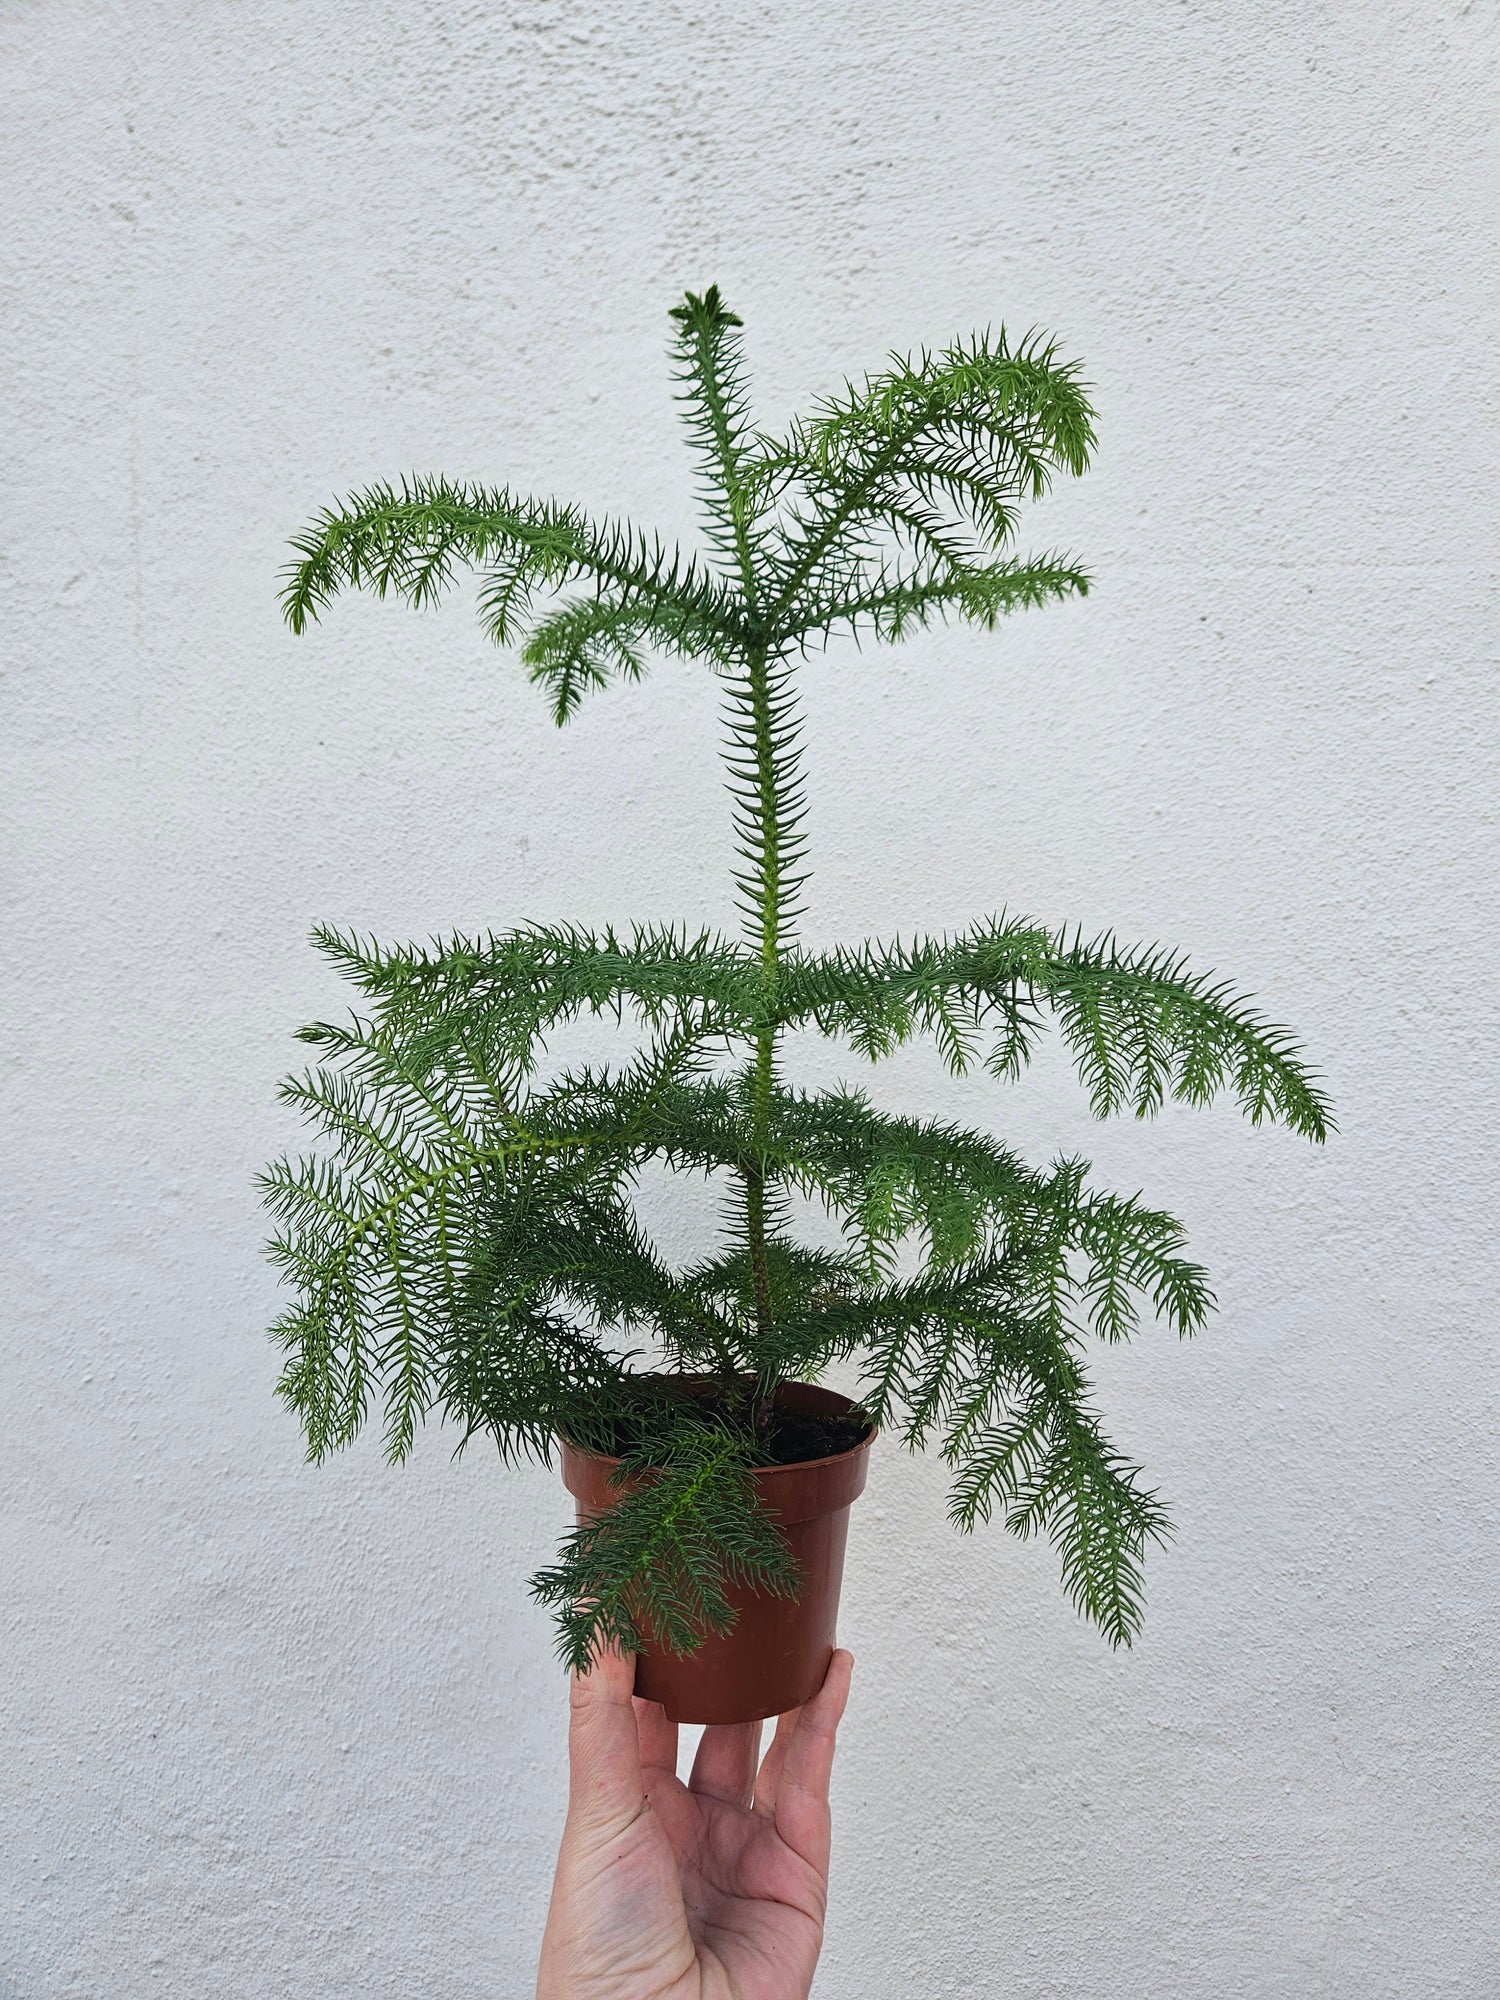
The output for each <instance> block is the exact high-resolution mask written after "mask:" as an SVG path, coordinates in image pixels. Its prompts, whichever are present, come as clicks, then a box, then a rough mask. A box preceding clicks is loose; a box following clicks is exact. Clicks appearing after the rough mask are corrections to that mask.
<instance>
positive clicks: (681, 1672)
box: [562, 1382, 875, 1722]
mask: <svg viewBox="0 0 1500 2000" xmlns="http://www.w3.org/2000/svg"><path fill="white" fill-rule="evenodd" d="M777 1394H778V1400H779V1401H780V1402H781V1403H782V1404H783V1405H785V1406H786V1407H787V1408H789V1409H792V1410H797V1411H801V1412H805V1413H806V1414H808V1415H810V1416H843V1415H844V1414H845V1413H846V1412H847V1411H848V1410H850V1409H852V1408H853V1405H852V1403H851V1402H850V1401H849V1398H848V1397H847V1396H840V1395H838V1394H837V1393H836V1392H835V1391H834V1390H832V1389H819V1388H816V1387H814V1385H813V1384H812V1383H810V1382H784V1383H783V1384H782V1385H781V1387H780V1389H779V1390H778V1392H777ZM874 1442H875V1433H874V1431H873V1430H872V1431H871V1432H870V1434H869V1436H868V1437H866V1438H865V1439H863V1440H862V1442H861V1443H859V1444H857V1445H855V1446H854V1448H853V1450H852V1451H841V1452H839V1453H838V1454H837V1455H836V1456H835V1457H833V1458H812V1459H806V1460H804V1461H803V1462H802V1463H801V1464H800V1465H768V1466H764V1467H763V1468H762V1469H761V1470H760V1471H759V1472H756V1473H753V1474H752V1475H751V1476H752V1477H753V1479H754V1481H755V1485H756V1490H757V1491H758V1493H759V1495H760V1499H761V1504H762V1505H763V1506H764V1507H765V1509H766V1511H767V1512H768V1513H769V1514H770V1515H771V1516H772V1518H773V1519H774V1520H775V1521H776V1522H777V1524H778V1525H779V1526H780V1528H781V1530H782V1532H783V1533H784V1534H785V1536H786V1539H787V1542H788V1544H789V1546H790V1548H791V1551H792V1554H793V1555H794V1556H795V1557H796V1559H797V1563H798V1566H799V1567H800V1569H801V1571H802V1589H801V1593H800V1595H799V1596H798V1597H797V1599H796V1600H795V1601H792V1600H790V1599H788V1598H784V1597H769V1596H764V1595H762V1594H761V1593H759V1592H757V1591H751V1590H745V1589H731V1590H730V1592H729V1599H730V1602H731V1603H732V1604H733V1605H734V1606H735V1608H736V1610H737V1612H738V1613H739V1615H738V1617H737V1618H736V1620H735V1623H734V1629H733V1630H732V1631H731V1632H729V1633H728V1634H727V1635H726V1636H725V1637H724V1638H722V1639H721V1638H716V1637H713V1636H710V1637H709V1638H707V1639H705V1640H704V1642H703V1644H702V1646H700V1647H699V1649H698V1651H697V1652H696V1653H693V1654H692V1655H691V1656H690V1657H689V1658H687V1659H685V1660H682V1659H678V1658H677V1656H676V1655H675V1654H674V1653H669V1652H667V1651H666V1650H665V1649H661V1650H654V1649H653V1650H647V1651H645V1652H642V1653H639V1654H637V1655H636V1663H635V1691H636V1693H637V1694H638V1695H640V1696H642V1697H643V1698H644V1699H645V1700H646V1701H659V1702H660V1703H661V1705H662V1707H663V1708H664V1709H665V1710H666V1711H667V1714H668V1715H669V1716H670V1717H671V1718H672V1720H673V1721H674V1722H751V1721H755V1720H758V1719H760V1718H763V1717H765V1716H771V1715H781V1714H783V1713H784V1712H785V1710H787V1709H789V1708H800V1707H801V1706H802V1704H803V1702H805V1701H809V1700H811V1698H812V1697H813V1695H815V1694H816V1693H817V1691H818V1689H819V1688H820V1687H821V1686H822V1685H823V1676H824V1675H825V1674H826V1673H827V1671H828V1662H829V1660H830V1659H831V1658H832V1656H833V1645H834V1628H835V1626H836V1624H837V1621H838V1610H839V1586H840V1584H841V1583H842V1582H843V1576H844V1544H845V1542H846V1541H847V1539H848V1535H849V1509H850V1507H851V1506H852V1505H853V1503H854V1501H855V1500H856V1499H858V1497H859V1495H860V1494H861V1493H862V1492H863V1491H864V1486H865V1474H866V1472H867V1471H868V1469H869V1460H870V1446H871V1445H872V1444H873V1443H874ZM619 1462H620V1461H619V1460H618V1459H617V1458H603V1457H601V1456H600V1455H599V1454H598V1453H596V1452H591V1451H580V1450H579V1449H578V1448H577V1446H576V1445H571V1444H569V1443H568V1442H567V1441H566V1439H564V1440H563V1445H562V1476H563V1484H564V1485H565V1486H566V1487H567V1489H568V1491H569V1492H570V1493H571V1494H572V1495H573V1498H574V1499H575V1500H576V1502H577V1503H578V1519H579V1521H580V1522H583V1521H588V1520H592V1519H593V1517H594V1516H595V1515H596V1514H602V1513H606V1512H607V1511H608V1510H609V1508H611V1507H612V1506H614V1504H615V1503H616V1501H618V1500H619V1499H620V1498H621V1497H622V1495H623V1494H624V1493H626V1492H628V1491H629V1490H630V1488H629V1486H628V1485H624V1486H615V1485H612V1484H611V1475H612V1474H613V1472H614V1471H615V1468H616V1467H617V1466H618V1465H619Z"/></svg>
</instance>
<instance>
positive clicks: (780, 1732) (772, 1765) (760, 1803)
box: [755, 1708, 802, 1815]
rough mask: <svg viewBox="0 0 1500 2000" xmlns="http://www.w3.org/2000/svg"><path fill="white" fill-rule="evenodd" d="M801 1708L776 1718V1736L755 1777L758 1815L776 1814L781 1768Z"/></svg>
mask: <svg viewBox="0 0 1500 2000" xmlns="http://www.w3.org/2000/svg"><path fill="white" fill-rule="evenodd" d="M801 1713H802V1711H801V1709H800V1708H789V1709H788V1710H787V1711H786V1713H785V1715H778V1716H777V1718H776V1734H775V1735H774V1736H773V1737H772V1738H771V1747H770V1749H769V1750H767V1752H766V1754H765V1756H764V1757H763V1758H762V1759H761V1766H760V1769H759V1771H758V1772H757V1773H756V1776H755V1810H756V1811H757V1812H758V1813H768V1814H772V1815H774V1814H775V1811H776V1788H777V1785H778V1784H779V1783H780V1780H781V1768H782V1765H783V1764H784V1763H785V1762H786V1746H787V1745H788V1743H790V1742H791V1740H792V1731H793V1730H794V1729H795V1728H796V1727H797V1718H798V1716H800V1715H801Z"/></svg>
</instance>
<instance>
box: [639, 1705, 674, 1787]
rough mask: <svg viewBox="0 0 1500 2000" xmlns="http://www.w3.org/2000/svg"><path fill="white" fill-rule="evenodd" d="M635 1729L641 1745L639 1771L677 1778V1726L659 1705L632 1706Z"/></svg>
mask: <svg viewBox="0 0 1500 2000" xmlns="http://www.w3.org/2000/svg"><path fill="white" fill-rule="evenodd" d="M635 1728H636V1735H637V1736H638V1737H639V1739H640V1745H641V1769H642V1770H643V1771H665V1772H666V1774H667V1776H668V1777H669V1778H675V1777H676V1775H677V1724H676V1723H675V1722H673V1721H672V1719H671V1718H670V1717H669V1716H668V1714H667V1711H666V1710H665V1709H664V1708H663V1707H662V1705H661V1703H660V1702H659V1701H642V1700H641V1699H640V1698H639V1697H637V1699H636V1702H635Z"/></svg>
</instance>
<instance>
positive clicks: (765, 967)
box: [745, 646, 783, 1431]
mask: <svg viewBox="0 0 1500 2000" xmlns="http://www.w3.org/2000/svg"><path fill="white" fill-rule="evenodd" d="M748 665H749V683H750V720H751V729H752V740H753V744H754V752H755V784H754V819H755V835H756V840H755V848H756V876H755V881H754V885H753V886H754V905H755V906H754V911H753V919H752V921H753V927H754V930H755V932H756V933H757V935H756V936H755V940H754V941H755V943H756V945H757V947H758V949H759V952H760V969H761V987H762V1004H763V1006H764V1009H765V1013H766V1015H767V1016H769V1015H770V1014H771V1012H772V1010H773V1008H774V1005H775V1001H776V993H777V985H778V964H779V956H780V944H781V924H782V898H783V883H782V873H781V871H782V859H783V857H782V837H781V836H782V829H781V823H780V800H779V799H778V797H777V791H776V743H775V734H774V725H773V717H772V713H771V686H770V675H769V671H768V667H767V660H766V648H765V647H764V646H758V647H754V648H752V649H751V651H750V653H749V659H748ZM775 1058H776V1029H775V1027H774V1025H773V1024H772V1022H771V1021H770V1020H769V1019H766V1020H765V1021H763V1023H762V1025H761V1026H760V1027H759V1028H758V1029H757V1030H756V1035H755V1079H754V1086H753V1096H752V1127H751V1134H752V1139H753V1143H754V1148H755V1155H756V1157H755V1161H754V1164H753V1165H752V1166H749V1167H747V1168H746V1170H745V1236H746V1243H747V1247H748V1250H749V1255H750V1281H751V1285H752V1287H753V1289H754V1295H755V1331H756V1336H757V1346H758V1347H759V1348H760V1350H761V1356H762V1365H761V1366H760V1368H759V1369H758V1371H757V1372H758V1374H759V1377H760V1381H759V1386H758V1389H757V1394H756V1400H755V1424H756V1429H757V1430H758V1431H763V1430H764V1429H765V1428H766V1426H767V1425H768V1423H769V1420H770V1415H771V1404H772V1402H773V1400H774V1397H775V1393H776V1384H775V1378H774V1376H773V1375H771V1374H770V1371H769V1369H768V1368H767V1367H766V1366H765V1361H766V1360H767V1359H768V1358H769V1357H768V1348H769V1343H770V1336H771V1319H772V1302H771V1274H770V1269H769V1265H768V1261H767V1257H766V1171H765V1155H766V1150H767V1148H768V1146H769V1144H770V1138H771V1088H772V1079H773V1076H774V1065H775Z"/></svg>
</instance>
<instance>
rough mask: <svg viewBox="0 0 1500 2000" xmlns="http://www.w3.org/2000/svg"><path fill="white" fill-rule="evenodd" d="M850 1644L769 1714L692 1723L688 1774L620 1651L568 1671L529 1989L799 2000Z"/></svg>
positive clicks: (821, 1897)
mask: <svg viewBox="0 0 1500 2000" xmlns="http://www.w3.org/2000/svg"><path fill="white" fill-rule="evenodd" d="M849 1666H850V1661H849V1656H848V1654H847V1653H840V1654H836V1655H835V1656H834V1663H833V1665H832V1667H831V1668H830V1670H829V1676H828V1680H827V1681H826V1682H825V1684H824V1686H823V1688H822V1690H821V1691H820V1693H819V1694H818V1695H817V1696H815V1697H814V1699H813V1700H812V1701H811V1702H809V1703H808V1704H807V1706H806V1707H805V1708H803V1709H800V1710H797V1711H795V1712H794V1713H793V1714H791V1715H787V1716H783V1717H781V1719H780V1721H779V1723H778V1726H777V1732H776V1737H775V1740H774V1741H773V1743H772V1745H771V1747H770V1749H769V1750H768V1751H767V1753H766V1757H765V1760H764V1762H763V1763H762V1764H761V1766H760V1769H759V1771H758V1772H757V1770H756V1758H757V1751H758V1748H759V1738H760V1726H759V1724H757V1723H746V1724H740V1725H735V1726H725V1727H711V1728H709V1729H707V1730H705V1732H704V1736H703V1741H702V1744H701V1745H700V1747H699V1751H698V1756H697V1758H696V1760H695V1762H694V1765H693V1773H692V1777H691V1779H690V1780H689V1782H688V1783H686V1784H684V1783H683V1782H682V1780H681V1779H680V1778H679V1777H678V1776H677V1774H676V1764H677V1728H676V1725H675V1724H674V1723H670V1722H668V1721H667V1719H666V1717H665V1716H664V1715H663V1713H662V1711H661V1709H660V1708H658V1707H656V1705H655V1704H654V1703H649V1702H642V1701H632V1699H631V1696H630V1685H631V1679H632V1673H631V1668H630V1664H629V1662H627V1661H619V1660H605V1661H603V1662H601V1663H600V1665H599V1666H598V1667H596V1669H595V1670H594V1672H593V1673H592V1674H591V1675H590V1676H589V1677H588V1679H587V1680H584V1681H579V1682H576V1683H575V1689H574V1708H573V1724H572V1729H571V1731H570V1754H571V1762H572V1791H571V1797H570V1801H569V1812H568V1827H567V1831H566V1833H565V1835H564V1838H563V1846H562V1852H561V1854H560V1855H559V1858H558V1869H557V1882H556V1886H555V1887H554V1890H553V1898H552V1908H551V1911H550V1913H549V1916H548V1922H547V1936H546V1939H545V1941H544V1943H543V1948H542V1967H541V1975H540V1979H539V1981H538V1988H537V1991H538V1994H539V1996H540V2000H562V1996H563V1995H567V1996H569V2000H581V1996H584V1995H588V1996H595V2000H804V1996H805V1995H806V1994H807V1992H808V1990H809V1988H810V1986H811V1984H812V1975H813V1970H814V1967H815V1966H816V1963H817V1957H818V1948H819V1945H820V1944H821V1942H822V1935H823V1911H824V1904H825V1901H826V1896H827V1873H828V1846H829V1822H828V1803H827V1798H828V1772H829V1768H830V1766H831V1763H832V1758H833V1743H834V1732H835V1730H836V1728H837V1724H838V1719H839V1715H840V1713H841V1712H842V1710H843V1706H844V1700H845V1698H846V1696H847V1692H848V1681H849Z"/></svg>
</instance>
